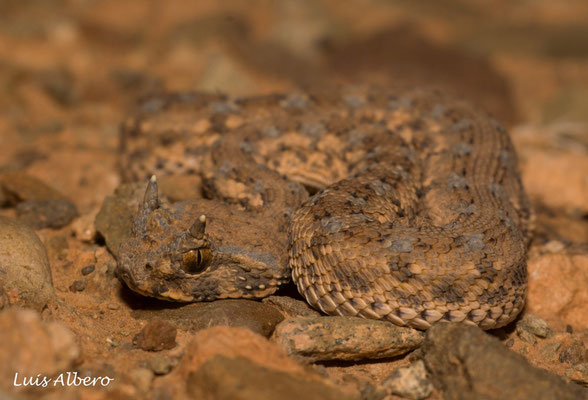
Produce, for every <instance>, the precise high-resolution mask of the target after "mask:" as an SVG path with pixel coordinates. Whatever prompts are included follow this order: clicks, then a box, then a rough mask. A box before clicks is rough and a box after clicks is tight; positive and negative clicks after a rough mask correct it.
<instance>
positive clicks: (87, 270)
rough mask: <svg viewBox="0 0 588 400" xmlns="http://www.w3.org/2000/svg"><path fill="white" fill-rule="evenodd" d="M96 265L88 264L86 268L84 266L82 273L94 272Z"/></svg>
mask: <svg viewBox="0 0 588 400" xmlns="http://www.w3.org/2000/svg"><path fill="white" fill-rule="evenodd" d="M95 268H96V267H95V266H94V265H86V266H85V267H84V268H82V275H89V274H91V273H92V272H94V269H95Z"/></svg>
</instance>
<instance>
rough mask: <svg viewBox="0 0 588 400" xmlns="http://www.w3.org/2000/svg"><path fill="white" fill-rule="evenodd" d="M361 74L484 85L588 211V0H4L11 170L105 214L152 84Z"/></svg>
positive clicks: (4, 163) (226, 84)
mask: <svg viewBox="0 0 588 400" xmlns="http://www.w3.org/2000/svg"><path fill="white" fill-rule="evenodd" d="M350 81H351V82H361V83H366V82H369V83H377V84H380V85H386V84H393V83H395V82H400V83H403V84H407V83H408V84H414V85H418V86H434V87H439V88H441V89H443V90H444V91H447V92H452V93H454V94H457V95H459V96H463V97H466V98H468V99H470V100H471V101H473V102H475V103H477V104H478V105H479V106H480V107H482V108H484V109H486V110H487V111H488V112H490V113H491V114H493V115H494V116H496V117H497V118H498V119H499V120H500V121H502V123H503V124H505V125H506V126H507V127H508V128H509V129H510V131H511V133H513V136H514V137H515V142H516V144H517V147H518V148H519V152H520V153H521V158H522V161H523V165H524V166H525V168H524V170H525V183H526V184H527V186H528V189H529V191H530V192H531V194H532V195H533V196H534V197H535V198H536V199H539V202H540V203H545V202H547V203H549V204H552V205H554V206H556V207H560V206H565V207H567V208H568V209H573V210H575V211H578V210H579V211H580V213H581V214H582V215H584V213H586V212H588V210H587V209H586V208H587V207H588V206H586V205H585V204H584V203H585V197H584V198H582V197H581V196H580V195H584V194H585V192H582V193H580V194H579V193H578V192H577V188H578V187H580V188H582V190H585V191H588V182H587V178H586V177H585V175H583V174H584V173H585V171H586V169H584V170H583V171H584V172H582V174H581V175H578V176H576V175H574V172H569V171H570V170H571V169H577V167H578V165H580V166H582V165H584V166H585V167H586V168H588V165H586V163H588V161H586V149H587V147H588V135H587V129H586V123H587V121H588V112H586V110H587V109H588V2H586V1H585V0H561V1H557V2H554V1H548V0H526V1H517V2H512V1H507V0H496V1H487V0H475V1H474V0H438V1H435V2H431V1H415V0H396V1H385V0H357V1H343V2H342V1H340V0H296V1H294V0H283V1H276V0H250V1H242V0H226V1H218V2H217V1H209V0H203V1H189V2H188V1H183V0H167V1H159V0H125V1H121V0H0V141H1V143H2V150H1V151H0V172H3V171H4V172H5V171H15V170H26V171H27V172H28V173H29V174H32V175H34V176H36V177H37V178H39V179H41V180H43V181H45V182H52V184H53V186H54V187H55V188H56V189H57V190H59V191H61V192H64V193H67V194H68V195H69V196H70V197H71V198H72V199H74V201H75V203H76V205H77V206H78V208H79V210H80V213H81V214H85V213H90V214H91V213H93V212H94V213H95V211H96V210H97V208H98V207H99V206H100V204H101V202H102V200H103V198H104V196H105V195H107V194H109V193H111V192H112V190H113V189H114V187H116V185H117V183H118V174H117V172H116V168H115V153H116V148H117V135H118V127H119V124H120V122H121V121H122V120H123V119H124V117H125V115H126V114H127V113H128V110H129V109H130V108H132V105H133V104H135V102H136V100H137V99H138V98H140V97H143V96H146V95H148V94H149V93H156V92H160V91H163V90H213V91H223V92H229V93H232V94H243V95H244V94H255V93H267V92H274V91H286V90H291V89H293V88H304V87H308V86H313V85H330V84H338V83H345V82H350ZM546 147H549V148H550V151H549V152H548V153H545V154H543V153H542V155H537V153H536V151H535V150H536V149H545V148H546ZM553 149H555V150H557V151H555V150H554V151H552V150H553ZM559 150H562V151H564V152H565V154H564V153H561V152H558V151H559ZM534 160H535V161H534ZM529 163H530V164H529ZM538 170H539V173H537V172H538ZM544 170H546V171H547V172H549V173H550V174H551V177H552V178H551V179H545V175H544V174H542V173H541V171H544ZM527 172H529V173H527ZM531 172H532V173H531ZM566 179H572V180H573V179H575V180H576V181H575V182H576V185H568V184H562V180H563V181H565V180H566ZM571 186H574V188H575V189H573V190H571V189H570V187H571ZM89 188H91V189H92V190H88V189H89ZM554 191H555V192H556V193H558V196H556V197H558V199H559V198H560V197H561V198H565V199H567V200H565V201H560V200H558V199H555V200H554V199H553V198H552V197H554V196H553V193H554ZM554 201H555V203H553V202H554ZM581 233H582V234H583V233H585V232H584V230H582V232H581Z"/></svg>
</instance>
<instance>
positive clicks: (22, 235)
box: [0, 216, 55, 311]
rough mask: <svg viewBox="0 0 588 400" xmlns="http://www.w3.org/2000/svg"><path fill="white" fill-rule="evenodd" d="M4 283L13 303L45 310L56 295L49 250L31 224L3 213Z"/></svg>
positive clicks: (0, 262)
mask: <svg viewBox="0 0 588 400" xmlns="http://www.w3.org/2000/svg"><path fill="white" fill-rule="evenodd" d="M0 249H2V251H0V286H2V287H3V288H4V291H5V292H6V294H7V295H8V296H9V299H10V304H12V305H20V306H24V307H30V308H33V309H35V310H38V311H41V310H42V309H43V308H44V307H45V306H46V305H47V303H48V302H50V301H52V300H53V299H54V298H55V291H54V289H53V282H52V279H51V269H50V268H49V260H48V258H47V252H46V251H45V247H44V246H43V243H41V241H40V240H39V237H38V236H37V235H36V234H35V232H34V231H33V230H32V229H31V228H29V227H28V226H26V225H24V224H22V223H21V222H19V221H16V220H14V219H12V218H8V217H3V216H0Z"/></svg>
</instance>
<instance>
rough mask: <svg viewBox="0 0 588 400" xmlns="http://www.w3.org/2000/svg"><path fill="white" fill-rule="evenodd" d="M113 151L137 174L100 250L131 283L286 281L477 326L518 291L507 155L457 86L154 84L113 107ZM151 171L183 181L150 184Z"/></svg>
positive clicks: (517, 214)
mask: <svg viewBox="0 0 588 400" xmlns="http://www.w3.org/2000/svg"><path fill="white" fill-rule="evenodd" d="M120 167H121V173H122V176H123V179H124V180H126V181H140V182H145V181H147V182H148V184H147V188H146V190H145V193H144V196H143V199H142V201H141V202H140V204H139V206H138V210H137V212H136V214H135V215H134V216H133V224H132V226H133V227H132V229H131V232H130V233H129V237H128V238H127V239H126V240H125V241H124V242H123V243H122V245H121V247H120V250H119V254H118V264H117V273H118V275H119V277H120V278H121V279H122V280H123V281H124V282H125V283H126V285H127V286H128V287H129V288H131V289H132V290H133V291H135V292H137V293H140V294H142V295H144V296H150V297H156V298H160V299H164V300H169V301H180V302H195V301H212V300H216V299H224V298H263V297H266V296H269V295H271V294H272V293H275V292H276V291H277V290H278V289H279V288H280V287H281V286H282V285H284V284H285V283H287V282H289V281H290V280H293V282H294V283H295V285H296V287H297V289H298V291H299V292H300V294H301V295H302V296H303V297H304V298H305V299H306V301H307V302H308V303H309V304H310V305H311V306H312V307H314V308H316V309H318V310H321V311H322V312H324V313H325V314H328V315H341V316H356V317H362V318H370V319H379V320H387V321H390V322H392V323H394V324H396V325H400V326H409V327H412V328H415V329H421V330H425V329H428V328H429V327H430V326H431V325H432V324H434V323H436V322H438V321H451V322H463V323H467V324H473V325H477V326H479V327H480V328H482V329H494V328H498V327H501V326H504V325H506V324H508V323H509V322H511V321H513V320H514V319H515V318H516V316H517V315H518V314H519V313H520V312H521V310H522V309H523V307H524V304H525V297H526V289H527V272H526V259H527V248H528V245H529V241H530V238H531V235H532V225H533V212H532V208H531V205H530V202H529V199H528V197H527V195H526V194H525V191H524V188H523V185H522V182H521V176H520V172H519V166H518V161H517V154H516V152H515V149H514V147H513V144H512V142H511V139H510V137H509V135H508V133H507V131H506V130H505V128H504V127H503V126H502V125H501V124H500V123H499V122H498V121H497V120H496V119H494V118H493V117H492V116H490V115H488V114H486V113H485V112H483V111H481V110H479V109H477V108H476V107H475V106H473V105H471V104H470V103H469V102H468V101H466V100H464V99H459V98H455V97H449V96H446V95H444V94H442V93H439V92H438V91H435V90H426V89H420V88H381V87H363V86H357V87H356V86H354V87H342V88H335V89H333V88H330V89H329V90H326V89H325V90H314V91H312V90H308V91H295V92H291V93H285V94H266V95H257V96H242V97H239V96H229V95H225V94H222V93H200V92H183V93H168V94H164V95H160V96H156V97H153V98H149V99H147V100H145V101H143V102H142V103H141V104H140V106H139V108H138V110H137V111H136V112H135V113H134V114H133V115H132V116H131V117H129V118H128V119H127V120H126V121H125V122H124V123H123V124H122V129H121V145H120ZM169 182H175V187H179V188H187V187H190V188H191V189H193V192H194V193H196V195H188V198H181V196H176V197H179V199H173V197H174V196H175V195H174V194H173V191H172V194H171V195H170V194H169V193H168V194H165V195H163V194H161V193H160V192H161V191H162V190H161V188H162V187H163V186H164V184H166V185H167V186H168V187H169V186H170V184H169ZM160 186H161V187H160ZM171 187H172V188H173V187H174V186H173V185H171ZM191 193H192V192H191ZM190 196H191V197H190ZM169 198H172V199H171V200H170V199H169ZM173 200H177V201H173Z"/></svg>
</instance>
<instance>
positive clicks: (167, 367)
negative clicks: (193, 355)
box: [149, 354, 176, 375]
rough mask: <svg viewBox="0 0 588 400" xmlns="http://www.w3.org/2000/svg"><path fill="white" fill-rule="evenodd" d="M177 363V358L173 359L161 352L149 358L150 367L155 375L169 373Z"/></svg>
mask: <svg viewBox="0 0 588 400" xmlns="http://www.w3.org/2000/svg"><path fill="white" fill-rule="evenodd" d="M175 365H176V361H175V360H172V359H170V358H169V357H163V356H161V355H159V354H157V355H156V356H154V357H153V358H152V359H151V360H149V369H151V371H153V373H154V374H155V375H165V374H167V373H169V371H171V370H172V368H173V367H174V366H175Z"/></svg>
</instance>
